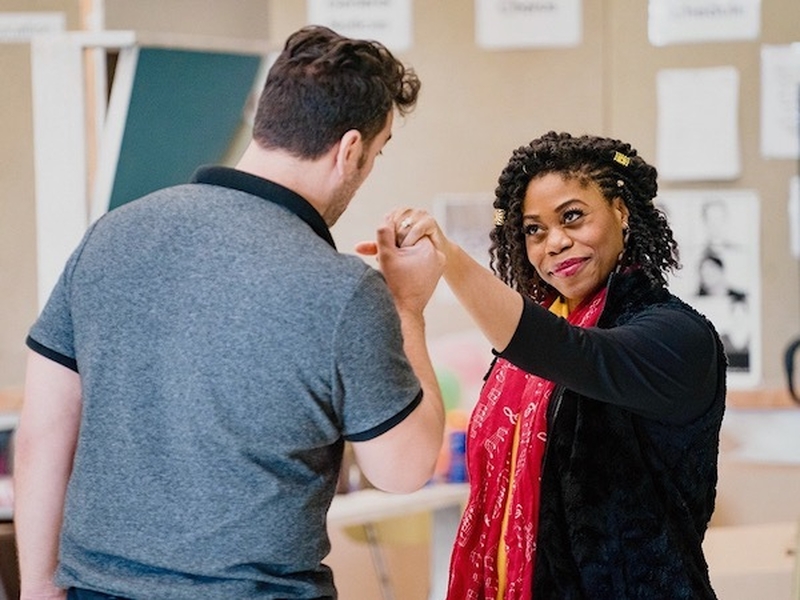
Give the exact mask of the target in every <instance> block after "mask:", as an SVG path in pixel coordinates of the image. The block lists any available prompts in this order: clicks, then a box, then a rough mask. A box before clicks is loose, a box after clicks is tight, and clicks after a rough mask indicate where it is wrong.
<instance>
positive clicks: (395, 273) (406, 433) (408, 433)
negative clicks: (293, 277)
mask: <svg viewBox="0 0 800 600" xmlns="http://www.w3.org/2000/svg"><path fill="white" fill-rule="evenodd" d="M375 250H376V251H377V254H378V261H379V264H380V267H381V271H382V272H383V275H384V277H385V278H386V282H387V284H388V286H389V290H390V291H391V292H392V296H393V297H394V301H395V306H396V307H397V312H398V314H399V315H400V326H401V328H402V333H403V349H404V350H405V354H406V357H407V358H408V361H409V363H410V364H411V368H412V369H413V370H414V373H415V374H416V376H417V379H419V381H420V384H421V386H422V401H421V402H420V404H419V405H418V406H417V407H416V408H415V409H414V411H413V412H412V413H411V414H410V415H408V416H407V417H406V418H405V419H403V421H401V422H400V423H398V424H397V425H395V426H394V427H392V428H391V429H390V430H389V431H387V432H386V433H383V434H382V435H379V436H378V437H376V438H374V439H372V440H369V441H365V442H355V443H353V450H354V452H355V455H356V460H357V462H358V465H359V468H360V469H361V471H362V473H364V475H365V476H366V477H367V479H369V481H370V482H371V483H372V484H373V485H375V486H376V487H378V488H380V489H383V490H386V491H390V492H411V491H414V490H417V489H419V488H421V487H422V486H423V485H425V483H427V482H428V481H429V480H430V478H431V477H432V476H433V472H434V469H435V467H436V459H437V458H438V456H439V451H440V450H441V447H442V440H443V435H444V405H443V403H442V395H441V391H440V390H439V383H438V381H437V379H436V372H435V371H434V368H433V365H432V364H431V359H430V356H429V354H428V347H427V343H426V339H425V318H424V316H423V313H424V310H425V306H426V305H427V303H428V300H430V297H431V295H432V294H433V291H434V290H435V289H436V284H437V282H438V281H439V278H440V277H441V274H442V266H443V257H442V256H441V255H440V254H439V253H438V252H437V251H436V249H435V248H434V247H433V244H431V243H430V242H427V243H425V242H420V243H418V244H416V245H415V246H413V247H409V248H398V247H397V246H396V240H395V232H394V223H393V222H392V221H390V220H387V223H386V224H385V225H384V226H383V227H381V228H380V229H379V230H378V235H377V247H376V248H375Z"/></svg>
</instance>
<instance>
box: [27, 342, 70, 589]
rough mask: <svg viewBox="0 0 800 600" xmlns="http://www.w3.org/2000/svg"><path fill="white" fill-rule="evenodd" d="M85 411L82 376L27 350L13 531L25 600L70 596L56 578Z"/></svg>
mask: <svg viewBox="0 0 800 600" xmlns="http://www.w3.org/2000/svg"><path fill="white" fill-rule="evenodd" d="M81 406H82V401H81V383H80V377H79V375H78V374H77V373H76V372H74V371H72V370H70V369H68V368H66V367H64V366H62V365H60V364H58V363H56V362H54V361H52V360H50V359H48V358H45V357H43V356H41V355H40V354H37V353H35V352H32V351H29V353H28V365H27V373H26V376H25V397H24V401H23V405H22V413H21V416H20V422H19V426H18V427H17V431H16V433H15V448H14V527H15V531H16V539H17V551H18V555H19V569H20V584H21V585H20V592H21V598H22V599H23V600H25V599H27V600H34V599H45V598H48V599H49V598H64V597H65V595H66V594H65V592H64V590H59V589H58V588H57V587H56V586H55V584H54V583H53V576H54V573H55V569H56V564H57V560H58V544H59V534H60V532H61V520H62V516H63V511H64V496H65V494H66V488H67V481H68V480H69V476H70V473H71V471H72V459H73V456H74V453H75V445H76V442H77V439H78V428H79V424H80V415H81Z"/></svg>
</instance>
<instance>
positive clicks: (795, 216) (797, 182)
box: [788, 176, 800, 259]
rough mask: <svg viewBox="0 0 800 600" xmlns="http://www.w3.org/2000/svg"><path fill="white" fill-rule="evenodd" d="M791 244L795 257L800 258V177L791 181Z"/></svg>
mask: <svg viewBox="0 0 800 600" xmlns="http://www.w3.org/2000/svg"><path fill="white" fill-rule="evenodd" d="M788 212H789V245H790V250H791V252H792V256H793V257H794V258H797V259H800V177H797V176H795V177H792V180H791V181H790V182H789V211H788Z"/></svg>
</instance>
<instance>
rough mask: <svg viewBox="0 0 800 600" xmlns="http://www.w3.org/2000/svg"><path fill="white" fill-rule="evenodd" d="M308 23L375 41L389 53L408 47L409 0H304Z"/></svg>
mask: <svg viewBox="0 0 800 600" xmlns="http://www.w3.org/2000/svg"><path fill="white" fill-rule="evenodd" d="M306 9H307V19H308V23H309V24H314V25H325V26H327V27H330V28H331V29H333V30H334V31H336V32H337V33H340V34H342V35H345V36H347V37H351V38H356V39H365V40H377V41H379V42H380V43H382V44H383V45H384V46H386V47H387V48H388V49H389V50H391V51H392V52H402V51H405V50H408V49H409V48H411V45H412V39H413V33H412V8H411V0H308V1H307V4H306Z"/></svg>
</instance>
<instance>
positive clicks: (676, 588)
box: [500, 271, 726, 600]
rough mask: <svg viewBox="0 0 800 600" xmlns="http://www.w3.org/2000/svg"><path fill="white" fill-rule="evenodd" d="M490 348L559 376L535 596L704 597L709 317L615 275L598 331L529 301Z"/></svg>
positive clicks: (712, 408)
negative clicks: (502, 343) (502, 342)
mask: <svg viewBox="0 0 800 600" xmlns="http://www.w3.org/2000/svg"><path fill="white" fill-rule="evenodd" d="M500 355H501V356H502V357H504V358H506V359H507V360H509V361H511V362H512V363H514V364H515V365H517V366H519V367H520V368H523V369H526V370H528V371H530V372H532V373H535V374H537V375H540V376H543V377H546V378H548V379H551V380H553V381H555V382H556V384H557V386H556V389H555V391H554V393H553V397H552V398H551V400H550V404H549V411H548V438H547V449H546V453H545V458H544V465H543V471H542V483H541V485H542V491H541V509H540V516H539V530H538V536H537V552H536V565H535V572H534V584H533V585H534V590H533V592H534V593H533V597H534V599H535V600H556V599H557V600H570V599H613V600H624V599H633V598H636V599H643V600H644V599H647V600H655V599H660V598H663V599H669V600H680V599H684V598H685V599H687V600H688V599H692V600H698V599H704V598H715V594H714V592H713V590H712V589H711V585H710V582H709V577H708V566H707V564H706V561H705V558H704V556H703V552H702V541H703V536H704V534H705V531H706V528H707V526H708V522H709V519H710V517H711V513H712V512H713V510H714V498H715V494H716V484H717V455H718V448H719V434H720V427H721V423H722V416H723V412H724V407H725V369H726V361H725V355H724V351H723V349H722V344H721V342H720V340H719V336H718V335H717V333H716V332H715V330H714V328H713V326H712V325H711V324H710V323H709V322H708V321H707V320H706V319H705V318H704V317H702V316H701V315H699V314H698V313H697V312H696V311H695V310H693V309H692V308H691V307H689V306H688V305H687V304H685V303H684V302H682V301H681V300H679V299H678V298H676V297H675V296H672V295H671V294H669V293H668V292H667V291H666V290H664V289H661V288H659V287H654V286H652V285H651V284H650V283H649V282H648V280H647V278H646V277H645V276H644V274H643V273H642V272H638V271H635V272H631V273H625V274H619V275H615V276H614V277H613V278H612V280H611V282H610V284H609V291H608V296H607V299H606V304H605V307H604V309H603V313H602V315H601V317H600V320H599V322H598V324H597V327H593V328H588V329H582V328H579V327H574V326H572V325H569V324H568V323H567V322H566V320H564V319H561V318H558V317H557V316H555V315H553V314H551V313H550V312H549V311H547V310H546V309H544V308H542V307H541V306H538V305H536V304H534V303H533V302H529V301H527V300H526V303H525V309H524V311H523V315H522V318H521V320H520V324H519V326H518V328H517V331H516V333H515V334H514V337H513V339H512V340H511V342H510V344H509V346H508V347H507V348H506V349H505V350H504V351H503V352H502V353H500Z"/></svg>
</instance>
